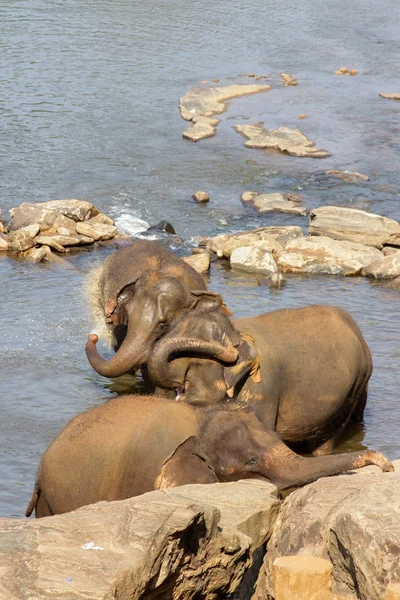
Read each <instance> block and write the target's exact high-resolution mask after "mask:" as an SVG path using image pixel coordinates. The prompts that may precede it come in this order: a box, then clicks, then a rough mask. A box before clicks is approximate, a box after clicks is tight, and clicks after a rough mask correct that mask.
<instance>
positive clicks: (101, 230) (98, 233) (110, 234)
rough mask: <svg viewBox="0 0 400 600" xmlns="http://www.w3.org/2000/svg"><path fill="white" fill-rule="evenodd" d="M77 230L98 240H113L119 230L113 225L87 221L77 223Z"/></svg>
mask: <svg viewBox="0 0 400 600" xmlns="http://www.w3.org/2000/svg"><path fill="white" fill-rule="evenodd" d="M76 231H77V232H78V233H81V234H82V235H85V236H87V237H89V238H93V239H94V240H95V241H96V242H97V241H101V240H111V239H112V238H114V237H115V236H116V234H117V233H118V230H117V228H116V227H114V226H111V225H102V224H101V223H95V224H90V223H88V222H87V221H86V222H84V223H77V224H76Z"/></svg>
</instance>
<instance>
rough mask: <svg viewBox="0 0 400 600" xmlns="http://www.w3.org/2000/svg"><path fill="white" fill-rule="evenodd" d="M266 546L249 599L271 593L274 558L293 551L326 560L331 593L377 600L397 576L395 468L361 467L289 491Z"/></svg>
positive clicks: (399, 540)
mask: <svg viewBox="0 0 400 600" xmlns="http://www.w3.org/2000/svg"><path fill="white" fill-rule="evenodd" d="M398 463H399V461H395V468H398ZM267 550H268V551H267V554H266V555H265V559H264V563H263V566H262V568H261V571H260V575H259V579H258V583H257V590H256V594H255V595H254V596H253V598H254V600H261V599H265V598H266V597H267V594H272V565H273V563H274V561H275V560H276V559H277V558H278V557H280V556H286V555H294V554H299V553H300V554H302V555H304V556H306V555H314V556H321V557H324V558H326V557H329V558H330V559H331V561H332V563H333V578H334V592H335V593H338V594H343V595H344V594H349V593H350V594H354V593H355V592H356V591H357V598H360V599H361V600H382V599H383V598H384V597H385V590H386V587H387V585H388V584H389V583H390V582H396V581H400V561H399V555H400V472H399V471H397V470H396V471H395V472H394V473H382V472H381V471H380V470H379V469H378V467H366V468H364V469H360V470H359V471H353V472H352V473H351V475H350V474H344V475H336V476H335V477H326V478H322V479H319V480H318V481H316V482H315V483H312V484H310V485H307V486H305V487H304V488H302V489H300V490H296V491H294V492H293V493H292V494H290V496H288V497H287V498H286V500H285V502H284V503H283V506H282V510H281V513H280V515H279V517H278V519H277V521H276V524H275V527H274V533H273V535H272V537H271V540H270V542H269V544H268V548H267Z"/></svg>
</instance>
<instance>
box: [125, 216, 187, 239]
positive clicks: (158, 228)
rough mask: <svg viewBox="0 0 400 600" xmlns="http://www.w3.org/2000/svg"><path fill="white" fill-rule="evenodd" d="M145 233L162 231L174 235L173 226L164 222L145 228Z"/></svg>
mask: <svg viewBox="0 0 400 600" xmlns="http://www.w3.org/2000/svg"><path fill="white" fill-rule="evenodd" d="M147 231H163V232H164V233H171V234H174V235H175V234H176V231H175V228H174V226H173V225H171V223H168V221H164V220H162V221H159V222H158V223H156V224H155V225H150V227H148V228H147ZM129 239H130V238H129Z"/></svg>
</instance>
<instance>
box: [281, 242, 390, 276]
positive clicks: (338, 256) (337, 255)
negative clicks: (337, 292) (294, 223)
mask: <svg viewBox="0 0 400 600" xmlns="http://www.w3.org/2000/svg"><path fill="white" fill-rule="evenodd" d="M381 258H382V254H381V252H380V251H379V250H377V249H376V248H371V247H369V246H363V245H362V244H355V243H354V242H347V241H338V240H334V239H332V238H329V237H308V238H306V237H304V238H299V239H297V240H292V241H291V242H288V243H287V244H286V247H285V249H284V251H283V252H282V253H281V254H280V255H279V256H278V259H277V260H278V265H279V267H280V268H281V269H282V271H283V272H288V273H326V274H329V275H358V274H360V273H361V270H362V269H363V268H364V267H367V266H368V265H370V264H371V263H372V262H374V261H376V260H380V259H381Z"/></svg>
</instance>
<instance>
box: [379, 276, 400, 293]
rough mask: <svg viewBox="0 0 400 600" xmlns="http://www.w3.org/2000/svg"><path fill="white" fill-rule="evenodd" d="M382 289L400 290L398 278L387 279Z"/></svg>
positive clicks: (399, 278)
mask: <svg viewBox="0 0 400 600" xmlns="http://www.w3.org/2000/svg"><path fill="white" fill-rule="evenodd" d="M383 287H386V288H390V289H391V290H400V277H396V278H395V279H389V281H388V282H386V283H385V284H384V286H383Z"/></svg>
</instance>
